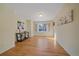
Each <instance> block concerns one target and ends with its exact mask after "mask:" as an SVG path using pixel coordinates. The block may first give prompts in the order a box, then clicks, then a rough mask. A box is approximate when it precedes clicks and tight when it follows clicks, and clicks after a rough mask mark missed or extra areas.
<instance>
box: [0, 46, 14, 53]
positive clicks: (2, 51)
mask: <svg viewBox="0 0 79 59" xmlns="http://www.w3.org/2000/svg"><path fill="white" fill-rule="evenodd" d="M13 47H15V45H12V46H9V47H7V48H5V49H3V50H1V51H0V54H2V53H4V52H5V51H7V50H9V49H11V48H13Z"/></svg>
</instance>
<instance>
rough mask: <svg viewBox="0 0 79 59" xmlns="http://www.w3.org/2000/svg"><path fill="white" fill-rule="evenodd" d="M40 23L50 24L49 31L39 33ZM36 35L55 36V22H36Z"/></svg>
mask: <svg viewBox="0 0 79 59" xmlns="http://www.w3.org/2000/svg"><path fill="white" fill-rule="evenodd" d="M38 23H40V24H41V23H46V24H48V31H47V32H37V26H36V24H38ZM34 35H35V36H53V22H52V21H37V22H34Z"/></svg>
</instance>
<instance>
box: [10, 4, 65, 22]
mask: <svg viewBox="0 0 79 59" xmlns="http://www.w3.org/2000/svg"><path fill="white" fill-rule="evenodd" d="M9 5H10V6H11V7H12V8H13V9H14V11H15V13H16V15H17V16H18V17H19V18H20V19H21V20H26V19H29V20H34V21H48V20H53V18H54V17H55V16H56V15H57V13H58V12H59V11H60V9H61V8H62V6H63V5H64V4H60V3H16V4H9Z"/></svg>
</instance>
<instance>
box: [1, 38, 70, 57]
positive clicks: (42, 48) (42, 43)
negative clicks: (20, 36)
mask: <svg viewBox="0 0 79 59" xmlns="http://www.w3.org/2000/svg"><path fill="white" fill-rule="evenodd" d="M1 56H69V54H68V53H67V52H66V51H65V50H64V49H63V48H62V47H61V46H60V45H59V44H58V43H56V42H55V40H54V38H53V37H32V38H29V39H27V40H25V41H22V42H18V43H16V46H15V47H14V48H12V49H10V50H8V51H6V52H4V53H2V54H1Z"/></svg>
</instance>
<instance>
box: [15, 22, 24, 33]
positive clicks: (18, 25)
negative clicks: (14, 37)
mask: <svg viewBox="0 0 79 59" xmlns="http://www.w3.org/2000/svg"><path fill="white" fill-rule="evenodd" d="M17 29H18V30H19V33H20V32H22V31H24V23H23V22H21V21H17Z"/></svg>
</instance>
